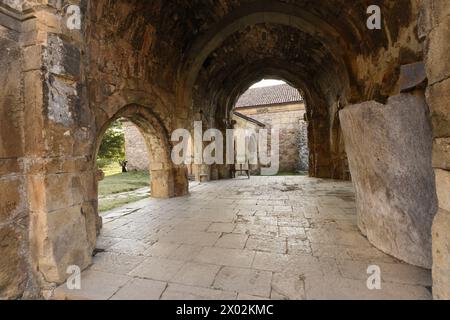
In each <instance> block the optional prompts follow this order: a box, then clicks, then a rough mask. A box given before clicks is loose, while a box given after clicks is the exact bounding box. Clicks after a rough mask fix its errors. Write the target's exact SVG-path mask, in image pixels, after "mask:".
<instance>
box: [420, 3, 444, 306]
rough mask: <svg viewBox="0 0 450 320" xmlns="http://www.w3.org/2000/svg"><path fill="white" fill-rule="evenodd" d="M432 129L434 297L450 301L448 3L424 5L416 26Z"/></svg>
mask: <svg viewBox="0 0 450 320" xmlns="http://www.w3.org/2000/svg"><path fill="white" fill-rule="evenodd" d="M419 27H420V28H419V36H420V37H421V39H422V40H424V48H425V64H426V72H427V76H428V88H427V90H426V98H427V103H428V105H429V107H430V114H431V122H432V126H433V138H434V142H433V167H434V170H435V175H436V189H437V196H438V199H439V211H438V213H437V215H436V217H435V219H434V223H433V231H432V237H433V295H434V297H435V298H436V299H450V107H449V103H450V63H449V55H448V53H449V51H450V41H449V39H450V2H449V1H448V0H429V1H424V3H423V7H422V11H421V15H420V24H419Z"/></svg>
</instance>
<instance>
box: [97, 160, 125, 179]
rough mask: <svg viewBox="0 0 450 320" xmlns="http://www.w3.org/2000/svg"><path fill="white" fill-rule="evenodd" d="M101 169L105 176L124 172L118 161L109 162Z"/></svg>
mask: <svg viewBox="0 0 450 320" xmlns="http://www.w3.org/2000/svg"><path fill="white" fill-rule="evenodd" d="M100 169H102V171H103V172H104V173H105V177H108V176H112V175H115V174H119V173H122V167H121V166H120V165H119V164H118V163H109V164H107V165H105V166H102V167H101V168H100Z"/></svg>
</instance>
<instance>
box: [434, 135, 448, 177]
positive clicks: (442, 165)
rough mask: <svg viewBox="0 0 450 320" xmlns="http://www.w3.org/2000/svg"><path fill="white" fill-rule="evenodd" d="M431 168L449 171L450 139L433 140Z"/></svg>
mask: <svg viewBox="0 0 450 320" xmlns="http://www.w3.org/2000/svg"><path fill="white" fill-rule="evenodd" d="M433 167H434V168H439V169H446V170H450V138H439V139H435V140H434V142H433Z"/></svg>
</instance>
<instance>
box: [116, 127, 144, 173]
mask: <svg viewBox="0 0 450 320" xmlns="http://www.w3.org/2000/svg"><path fill="white" fill-rule="evenodd" d="M122 125H123V130H124V133H125V159H126V160H127V161H128V164H127V167H128V169H129V170H138V171H148V170H149V166H150V162H149V160H148V159H149V156H148V148H147V145H146V144H145V139H144V136H143V135H142V133H141V132H140V131H139V128H138V127H136V126H135V125H134V124H133V123H131V122H130V121H123V122H122Z"/></svg>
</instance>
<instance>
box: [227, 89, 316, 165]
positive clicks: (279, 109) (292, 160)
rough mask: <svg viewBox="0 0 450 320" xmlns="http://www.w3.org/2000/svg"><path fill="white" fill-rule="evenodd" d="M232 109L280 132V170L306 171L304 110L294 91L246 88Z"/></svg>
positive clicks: (306, 137)
mask: <svg viewBox="0 0 450 320" xmlns="http://www.w3.org/2000/svg"><path fill="white" fill-rule="evenodd" d="M235 110H236V112H238V113H240V114H244V115H246V116H248V117H250V118H252V119H255V120H257V121H259V122H261V123H264V125H265V127H266V128H267V129H268V130H270V129H277V130H278V131H279V139H280V149H279V153H280V171H282V172H298V171H308V162H309V159H308V158H309V151H308V131H307V123H306V121H305V119H306V109H305V104H304V101H303V98H302V96H301V94H300V92H299V91H298V90H297V89H295V88H293V87H291V86H290V85H288V84H282V85H276V86H268V87H262V88H252V89H249V90H248V91H247V92H246V93H244V94H243V95H242V96H241V97H240V98H239V100H238V102H237V104H236V109H235Z"/></svg>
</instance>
